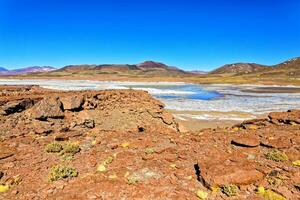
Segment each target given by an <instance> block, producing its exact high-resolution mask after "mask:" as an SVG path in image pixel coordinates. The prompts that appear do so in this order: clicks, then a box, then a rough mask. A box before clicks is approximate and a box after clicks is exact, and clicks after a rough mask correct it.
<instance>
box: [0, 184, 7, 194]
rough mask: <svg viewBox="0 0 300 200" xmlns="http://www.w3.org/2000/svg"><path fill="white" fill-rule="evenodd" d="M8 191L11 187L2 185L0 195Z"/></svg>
mask: <svg viewBox="0 0 300 200" xmlns="http://www.w3.org/2000/svg"><path fill="white" fill-rule="evenodd" d="M8 190H9V186H8V185H2V184H0V193H2V192H6V191H8Z"/></svg>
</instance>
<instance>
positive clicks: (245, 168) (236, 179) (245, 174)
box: [200, 163, 264, 186]
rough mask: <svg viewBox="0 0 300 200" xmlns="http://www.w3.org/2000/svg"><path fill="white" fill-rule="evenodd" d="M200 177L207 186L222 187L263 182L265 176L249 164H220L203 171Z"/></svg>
mask: <svg viewBox="0 0 300 200" xmlns="http://www.w3.org/2000/svg"><path fill="white" fill-rule="evenodd" d="M200 177H201V179H202V180H203V182H204V183H205V184H206V185H207V186H222V185H227V184H235V185H248V184H252V183H255V182H256V181H259V180H261V179H262V178H263V177H264V175H263V174H262V173H261V172H259V171H257V170H256V169H255V168H254V167H251V166H250V165H247V163H244V164H241V165H238V164H232V165H224V164H219V165H215V166H212V167H210V168H209V169H204V170H203V171H202V170H201V166H200Z"/></svg>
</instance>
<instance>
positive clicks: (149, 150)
mask: <svg viewBox="0 0 300 200" xmlns="http://www.w3.org/2000/svg"><path fill="white" fill-rule="evenodd" d="M154 152H155V150H154V149H153V148H146V149H145V153H146V154H153V153H154Z"/></svg>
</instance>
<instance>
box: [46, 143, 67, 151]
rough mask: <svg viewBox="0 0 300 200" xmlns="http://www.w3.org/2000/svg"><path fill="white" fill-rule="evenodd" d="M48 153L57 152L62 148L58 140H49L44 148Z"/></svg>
mask: <svg viewBox="0 0 300 200" xmlns="http://www.w3.org/2000/svg"><path fill="white" fill-rule="evenodd" d="M45 150H46V152H48V153H59V152H61V151H62V150H63V146H62V145H61V144H60V143H58V142H51V143H49V144H47V146H46V148H45Z"/></svg>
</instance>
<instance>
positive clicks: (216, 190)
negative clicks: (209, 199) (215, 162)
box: [209, 186, 221, 193]
mask: <svg viewBox="0 0 300 200" xmlns="http://www.w3.org/2000/svg"><path fill="white" fill-rule="evenodd" d="M209 189H210V190H211V191H212V192H213V193H218V192H220V191H221V188H219V187H216V186H211V187H210V188H209Z"/></svg>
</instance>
